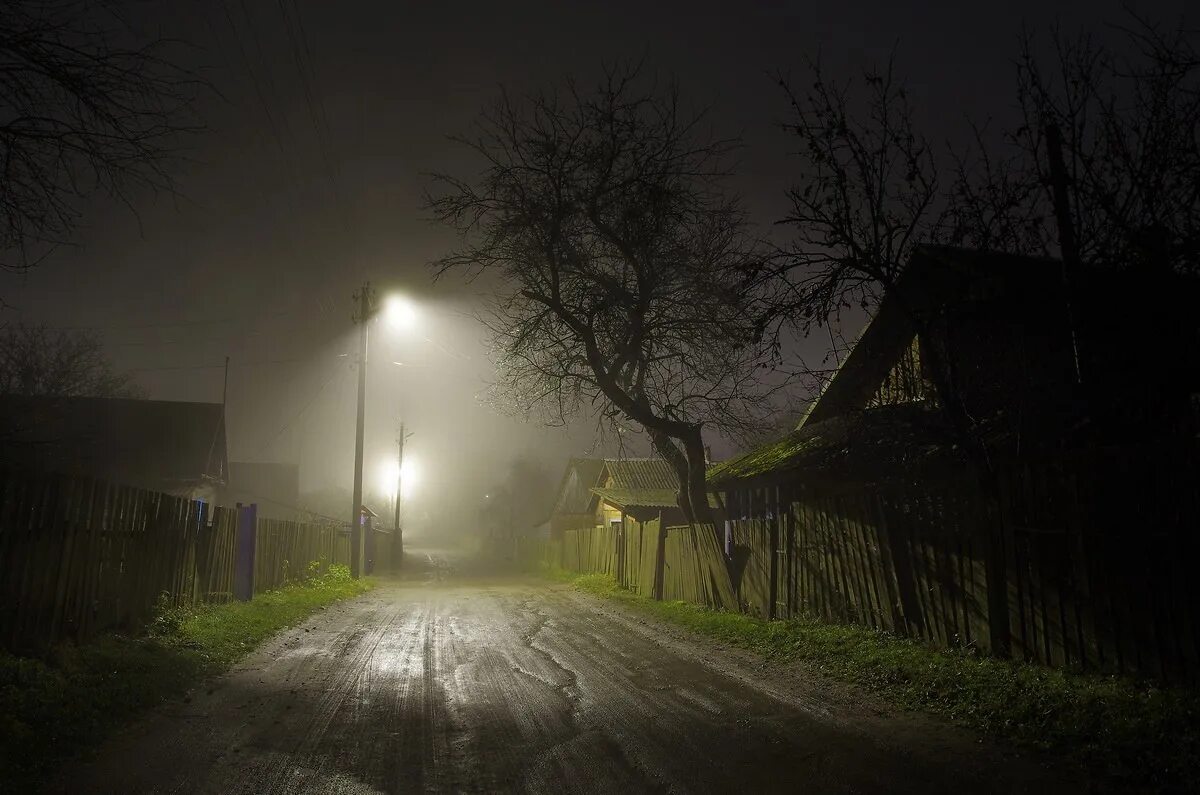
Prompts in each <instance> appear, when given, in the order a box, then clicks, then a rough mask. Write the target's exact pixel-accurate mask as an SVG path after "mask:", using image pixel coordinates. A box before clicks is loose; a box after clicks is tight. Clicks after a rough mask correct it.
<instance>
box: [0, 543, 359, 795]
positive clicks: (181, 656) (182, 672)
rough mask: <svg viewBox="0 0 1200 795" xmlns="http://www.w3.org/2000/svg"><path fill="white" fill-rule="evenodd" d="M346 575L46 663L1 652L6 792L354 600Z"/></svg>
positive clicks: (208, 609) (181, 614)
mask: <svg viewBox="0 0 1200 795" xmlns="http://www.w3.org/2000/svg"><path fill="white" fill-rule="evenodd" d="M370 587H371V583H370V581H363V580H353V579H351V578H350V573H349V570H348V569H347V568H346V567H345V566H331V567H330V571H329V573H328V574H326V575H324V576H322V577H316V578H312V579H309V580H307V581H304V582H303V583H299V584H296V585H292V586H289V587H286V588H281V589H280V590H277V591H269V592H267V593H264V594H260V595H258V596H256V597H254V599H253V600H252V601H250V602H233V603H229V604H224V605H206V606H202V607H199V608H196V609H191V610H181V609H169V610H160V611H159V613H158V616H157V618H156V619H155V621H154V622H153V624H152V625H151V626H150V627H149V629H148V631H147V632H146V634H144V635H141V636H137V637H129V636H122V635H107V636H103V637H100V638H98V639H96V640H95V641H91V642H88V643H86V644H84V645H81V646H72V645H61V646H58V647H56V648H55V649H54V650H53V651H52V652H51V653H49V654H48V655H47V656H45V657H44V658H32V657H17V656H13V655H11V654H7V653H2V652H0V782H2V784H0V789H4V790H10V788H11V791H22V790H33V791H36V790H37V789H38V788H39V784H38V782H39V780H40V779H41V777H42V776H44V775H45V774H46V773H47V772H49V771H51V770H53V768H54V767H55V766H56V765H57V764H59V763H61V762H62V761H63V760H64V759H66V758H68V757H70V756H72V755H74V754H76V753H78V752H79V751H80V750H82V749H85V748H87V747H89V746H92V745H94V744H96V743H98V742H99V741H101V740H102V739H104V737H106V736H107V735H108V734H109V733H111V732H112V731H113V730H114V729H115V728H117V727H119V726H121V725H122V724H124V723H127V722H128V721H129V720H130V719H132V718H133V717H134V716H136V715H137V714H139V713H140V712H142V711H144V710H145V709H147V708H148V707H150V706H153V705H154V704H158V703H161V702H162V701H163V700H165V699H168V698H171V697H173V696H178V695H181V694H183V693H184V692H185V691H187V690H188V689H189V688H190V687H192V686H193V685H195V684H196V683H198V682H200V681H203V680H204V679H205V678H207V677H210V676H213V675H215V674H218V673H221V672H222V671H225V670H226V669H228V668H229V667H230V666H231V665H232V664H233V663H235V662H236V661H237V660H239V659H240V658H241V657H242V656H244V655H245V654H246V653H248V652H249V651H251V650H252V649H254V648H255V647H256V646H257V645H258V644H260V643H261V642H262V641H264V640H266V639H267V638H269V637H270V636H271V635H273V634H274V633H276V632H278V631H279V630H281V629H283V628H285V627H289V626H292V625H294V624H296V623H298V622H299V621H301V620H303V619H304V618H305V616H308V615H310V614H311V613H313V612H314V611H316V610H319V609H320V608H322V607H324V606H326V605H328V604H330V603H332V602H336V601H338V600H340V599H345V598H348V597H351V596H356V595H358V594H360V593H362V592H364V591H366V590H368V589H369V588H370Z"/></svg>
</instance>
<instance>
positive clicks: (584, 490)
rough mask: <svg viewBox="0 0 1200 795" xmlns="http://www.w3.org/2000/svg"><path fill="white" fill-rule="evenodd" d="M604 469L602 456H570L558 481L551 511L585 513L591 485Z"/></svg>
mask: <svg viewBox="0 0 1200 795" xmlns="http://www.w3.org/2000/svg"><path fill="white" fill-rule="evenodd" d="M603 470H604V459H603V458H572V459H571V460H570V461H568V462H567V467H566V469H564V470H563V475H562V478H561V479H560V480H559V482H558V491H557V496H556V497H555V500H554V508H553V510H552V513H554V514H564V513H587V512H588V503H589V502H591V499H592V493H591V491H590V489H591V487H592V486H594V485H596V481H597V480H598V479H599V478H600V473H601V472H602V471H603Z"/></svg>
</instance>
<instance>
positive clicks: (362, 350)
mask: <svg viewBox="0 0 1200 795" xmlns="http://www.w3.org/2000/svg"><path fill="white" fill-rule="evenodd" d="M354 300H355V301H356V302H358V313H357V315H356V316H355V321H356V322H357V323H358V324H359V333H358V420H357V422H356V424H355V431H354V496H353V499H354V505H353V506H352V507H351V509H350V510H351V513H350V517H351V518H350V576H352V577H355V578H358V577H360V576H362V563H363V561H362V555H363V532H362V498H363V495H362V491H363V436H364V432H365V429H366V409H367V324H368V323H369V321H370V320H371V319H372V318H373V317H374V315H375V311H376V310H375V306H374V294H373V292H372V290H371V283H370V282H364V283H363V286H362V288H361V289H360V290H359V291H358V292H357V293H355V294H354ZM384 314H385V315H386V317H387V319H388V320H389V321H390V323H391V324H392V325H393V326H396V327H397V328H408V327H411V326H412V325H413V323H414V322H415V317H416V313H415V311H414V310H413V306H412V304H410V303H409V302H408V301H406V300H404V299H403V298H401V297H399V296H393V297H392V298H390V299H389V300H388V302H387V306H386V308H385V312H384ZM411 435H412V434H409V436H411ZM404 438H405V437H404V428H403V426H401V429H400V464H401V465H403V463H404ZM400 478H401V476H400V475H399V474H397V476H396V530H397V532H399V530H400V485H401V484H400ZM401 554H403V542H402V541H401Z"/></svg>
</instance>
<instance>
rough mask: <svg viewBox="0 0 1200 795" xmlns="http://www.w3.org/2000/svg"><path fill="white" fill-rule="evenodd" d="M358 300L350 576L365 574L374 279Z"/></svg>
mask: <svg viewBox="0 0 1200 795" xmlns="http://www.w3.org/2000/svg"><path fill="white" fill-rule="evenodd" d="M354 298H355V300H357V301H358V317H357V318H356V319H357V321H358V325H359V332H358V421H357V423H356V424H355V430H354V505H353V507H352V508H351V513H350V576H351V577H354V578H355V579H357V578H359V577H361V576H362V547H363V536H362V488H363V472H362V466H363V431H364V430H365V428H366V410H367V322H368V321H369V320H370V319H371V283H370V282H364V283H363V286H362V288H361V289H360V290H359V291H358V293H357V294H356V295H355V296H354Z"/></svg>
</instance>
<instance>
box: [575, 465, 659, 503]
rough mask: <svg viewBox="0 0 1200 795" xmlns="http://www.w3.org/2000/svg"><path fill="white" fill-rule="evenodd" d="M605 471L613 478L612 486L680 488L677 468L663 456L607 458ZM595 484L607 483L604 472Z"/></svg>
mask: <svg viewBox="0 0 1200 795" xmlns="http://www.w3.org/2000/svg"><path fill="white" fill-rule="evenodd" d="M604 472H605V473H607V474H608V476H609V478H611V479H612V482H611V484H609V485H610V487H611V488H615V489H669V490H670V491H671V492H672V493H674V492H676V491H678V490H679V477H678V476H677V475H676V474H675V469H674V468H673V467H672V466H671V465H670V464H669V463H668V462H667V461H666V460H665V459H662V458H606V459H605V460H604ZM595 485H596V486H603V485H605V484H604V482H603V473H602V474H601V475H600V478H598V479H597V480H596V482H595ZM671 504H672V505H673V504H674V501H673V500H672V503H671Z"/></svg>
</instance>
